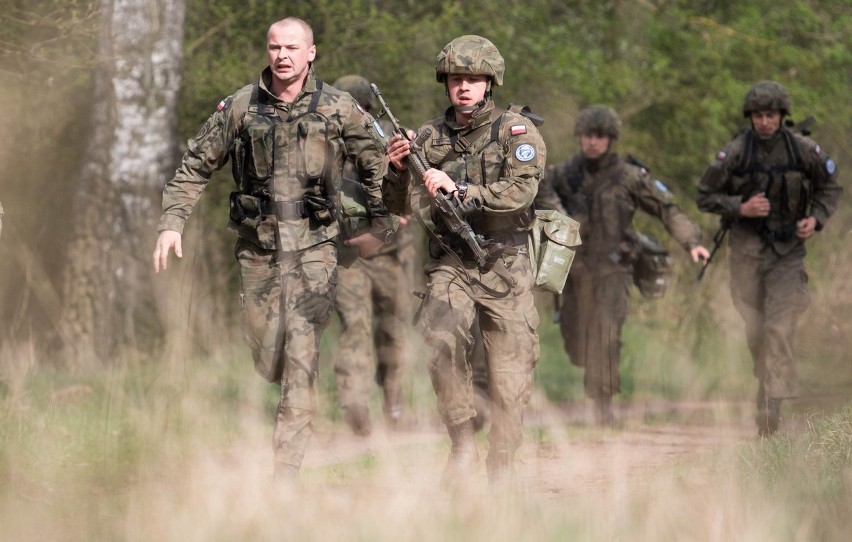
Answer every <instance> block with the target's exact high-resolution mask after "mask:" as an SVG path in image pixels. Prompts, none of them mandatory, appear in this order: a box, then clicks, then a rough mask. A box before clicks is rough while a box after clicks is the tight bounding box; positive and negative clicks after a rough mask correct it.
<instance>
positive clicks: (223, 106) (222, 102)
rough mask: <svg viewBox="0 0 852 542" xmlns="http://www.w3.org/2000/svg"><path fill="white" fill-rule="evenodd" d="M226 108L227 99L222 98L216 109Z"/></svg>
mask: <svg viewBox="0 0 852 542" xmlns="http://www.w3.org/2000/svg"><path fill="white" fill-rule="evenodd" d="M224 108H225V100H222V101H221V102H219V105H218V106H217V107H216V109H218V110H219V111H221V110H222V109H224Z"/></svg>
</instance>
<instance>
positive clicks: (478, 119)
mask: <svg viewBox="0 0 852 542" xmlns="http://www.w3.org/2000/svg"><path fill="white" fill-rule="evenodd" d="M493 110H494V100H485V103H484V104H482V107H480V108H479V109H476V110H474V112H473V115H471V118H470V124H468V125H467V126H462V125H461V124H459V123H458V122H456V110H455V108H454V107H453V106H450V107H449V108H448V109H447V110H446V112H444V123H445V124H446V125H447V126H448V127H449V128H450V129H452V130H453V131H454V132H462V131H471V130H476V129H477V128H479V127H480V126H482V125H484V124H488V123H490V122H491V111H493Z"/></svg>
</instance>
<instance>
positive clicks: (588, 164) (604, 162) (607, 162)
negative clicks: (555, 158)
mask: <svg viewBox="0 0 852 542" xmlns="http://www.w3.org/2000/svg"><path fill="white" fill-rule="evenodd" d="M580 156H581V161H582V162H583V167H585V168H586V169H588V170H589V171H592V172H595V171H598V170H600V169H604V168H607V167H609V166H612V165H614V164H615V163H616V162H617V161H618V154H616V153H614V152H613V151H611V150H608V151H606V152H605V153H603V154H602V155H600V156H599V157H598V158H596V159H595V160H592V159H590V158H586V156H585V155H583V154H582V153H581V155H580Z"/></svg>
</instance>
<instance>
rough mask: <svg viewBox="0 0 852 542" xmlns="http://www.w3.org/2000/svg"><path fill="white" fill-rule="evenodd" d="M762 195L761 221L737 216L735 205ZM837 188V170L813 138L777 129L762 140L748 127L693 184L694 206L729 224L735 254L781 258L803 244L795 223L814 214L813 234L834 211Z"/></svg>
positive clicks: (838, 193) (737, 208)
mask: <svg viewBox="0 0 852 542" xmlns="http://www.w3.org/2000/svg"><path fill="white" fill-rule="evenodd" d="M759 192H764V193H765V194H766V197H767V198H768V199H769V201H770V207H771V210H770V214H769V216H768V217H766V218H744V217H741V216H740V204H741V203H742V202H743V201H746V200H747V199H749V198H750V197H751V196H753V195H754V194H757V193H759ZM841 193H842V188H841V187H840V185H838V183H837V166H836V165H835V163H834V161H833V160H832V159H831V158H829V157H828V156H827V155H826V154H825V153H824V152H823V151H822V149H821V148H820V146H819V145H817V144H816V143H815V142H814V141H813V140H811V139H810V138H808V137H805V136H803V135H800V134H797V133H793V132H791V131H789V130H787V129H786V128H782V129H781V130H779V131H778V132H776V134H775V135H773V136H772V138H770V139H768V140H761V139H759V138H758V137H756V136H755V135H754V134H753V133H752V131H751V130H749V129H747V130H744V131H742V132H740V133H739V134H737V135H736V136H735V137H734V139H733V140H731V141H730V142H729V143H728V144H727V145H726V146H725V147H724V148H723V149H722V150H721V151H719V152H718V153H717V155H716V159H715V160H714V161H713V163H712V164H710V166H709V167H708V168H707V170H706V171H705V172H704V175H703V176H702V177H701V181H700V183H699V184H698V194H697V197H696V201H697V203H698V208H699V209H701V210H702V211H705V212H708V213H716V214H719V215H721V216H722V217H723V218H727V219H730V220H732V221H733V224H732V227H731V237H730V243H731V247H732V248H733V249H734V250H739V251H743V252H747V253H757V252H758V251H759V250H761V249H762V248H764V247H765V246H767V245H771V246H772V248H773V249H774V250H775V252H776V253H778V254H786V253H788V252H790V251H791V250H792V249H793V248H795V247H796V246H798V245H800V244H801V243H802V241H801V240H799V239H798V238H797V237H796V235H795V229H796V222H797V221H798V220H800V219H802V218H805V217H807V216H813V217H814V218H815V219H816V222H817V225H816V227H817V230H820V229H822V228H823V226H824V225H825V222H826V221H827V220H828V218H829V217H830V216H831V214H832V213H834V211H835V209H836V208H837V203H838V200H839V199H840V195H841Z"/></svg>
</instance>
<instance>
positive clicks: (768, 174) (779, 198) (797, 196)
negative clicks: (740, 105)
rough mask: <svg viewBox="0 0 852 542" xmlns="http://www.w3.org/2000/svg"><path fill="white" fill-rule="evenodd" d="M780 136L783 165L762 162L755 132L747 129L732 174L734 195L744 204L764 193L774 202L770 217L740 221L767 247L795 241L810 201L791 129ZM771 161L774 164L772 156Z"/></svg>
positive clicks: (807, 185) (809, 190) (806, 182)
mask: <svg viewBox="0 0 852 542" xmlns="http://www.w3.org/2000/svg"><path fill="white" fill-rule="evenodd" d="M780 133H781V138H782V139H783V148H784V152H785V154H786V157H785V161H784V162H783V163H775V164H766V163H764V162H761V161H760V159H759V156H758V151H759V148H758V147H759V145H758V142H757V141H755V139H756V138H755V135H754V131H753V130H751V129H746V130H745V132H744V137H745V141H744V143H743V154H742V158H741V160H740V163H739V164H738V165H737V167H736V168H734V169H733V170H732V171H731V176H732V177H733V178H734V193H735V194H738V195H741V196H742V199H743V201H746V200H747V199H749V198H750V197H752V196H753V195H754V194H757V193H760V192H764V193H765V194H766V197H767V198H768V199H769V200H770V202H771V210H770V214H769V216H768V217H763V218H742V219H740V222H742V223H744V224H749V225H750V226H752V227H753V228H754V229H755V230H756V231H757V232H758V234H759V235H760V237H761V239H763V242H764V244H765V245H767V246H771V245H772V244H773V243H775V242H782V243H784V242H787V241H790V240H791V239H792V238H793V236H794V235H795V233H796V222H797V221H798V220H799V219H801V218H803V217H805V216H806V214H807V212H808V206H809V204H810V198H811V187H810V181H809V180H808V179H807V177H806V176H805V164H804V161H803V160H802V156H801V153H800V151H799V146H798V145H797V144H796V141H795V140H794V139H793V135H792V134H791V133H790V131H789V130H787V129H785V128H782V129H781V130H780ZM773 154H774V151H773ZM769 158H770V160H771V161H773V162H774V161H775V160H774V157H773V156H771V155H770V157H769Z"/></svg>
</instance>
